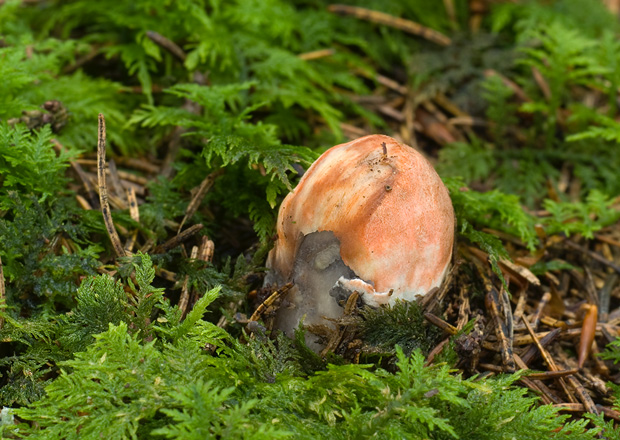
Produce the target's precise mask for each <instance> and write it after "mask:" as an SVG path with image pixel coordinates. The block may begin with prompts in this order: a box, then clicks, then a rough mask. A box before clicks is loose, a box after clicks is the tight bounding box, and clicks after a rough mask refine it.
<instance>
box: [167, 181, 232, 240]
mask: <svg viewBox="0 0 620 440" xmlns="http://www.w3.org/2000/svg"><path fill="white" fill-rule="evenodd" d="M223 173H224V170H218V171H215V172H213V173H211V174H209V175H208V176H207V177H205V178H204V180H203V181H202V182H201V183H200V186H199V187H198V190H197V191H196V194H194V197H192V200H191V201H190V202H189V205H187V209H186V210H185V217H183V220H182V221H181V224H180V225H179V229H178V231H177V233H178V232H181V229H183V225H184V224H185V222H186V221H187V220H188V219H190V218H191V217H192V215H194V214H195V213H196V211H197V210H198V207H199V206H200V203H202V199H203V198H204V196H205V194H206V193H207V191H209V189H210V188H211V187H212V186H213V182H214V181H215V178H216V177H218V176H220V175H222V174H223Z"/></svg>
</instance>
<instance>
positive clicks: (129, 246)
mask: <svg viewBox="0 0 620 440" xmlns="http://www.w3.org/2000/svg"><path fill="white" fill-rule="evenodd" d="M127 200H128V201H129V215H130V216H131V218H132V220H133V221H135V222H136V223H140V209H139V208H138V199H137V198H136V190H135V188H134V187H133V186H130V187H129V188H127ZM137 238H138V230H137V229H135V230H134V231H133V232H132V233H131V235H130V236H129V239H128V240H127V242H126V243H125V251H127V252H132V251H133V247H134V246H135V245H136V240H137Z"/></svg>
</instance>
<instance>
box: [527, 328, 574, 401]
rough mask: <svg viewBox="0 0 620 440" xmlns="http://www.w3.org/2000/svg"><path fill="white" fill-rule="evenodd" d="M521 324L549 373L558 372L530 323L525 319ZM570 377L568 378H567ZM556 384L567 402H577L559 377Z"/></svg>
mask: <svg viewBox="0 0 620 440" xmlns="http://www.w3.org/2000/svg"><path fill="white" fill-rule="evenodd" d="M523 323H524V324H525V328H526V329H527V332H528V333H529V334H530V336H531V337H532V339H533V340H534V344H536V346H537V347H538V351H540V355H541V356H542V358H543V360H544V361H545V363H546V364H547V366H548V367H549V369H550V370H551V371H559V368H558V366H557V365H556V364H555V361H554V360H553V358H552V357H551V356H550V355H549V353H548V352H547V350H545V347H543V346H542V344H541V343H540V340H539V339H538V338H537V337H536V333H534V329H532V326H531V325H530V323H529V322H528V321H527V319H524V320H523ZM569 377H570V376H569ZM557 380H558V382H559V383H560V386H561V387H562V389H563V390H564V393H565V394H566V396H567V397H568V400H570V401H571V402H573V403H577V401H576V400H575V397H574V396H573V394H572V393H571V392H570V391H569V389H568V386H567V384H566V382H565V381H564V379H563V378H561V377H559V378H558V379H557Z"/></svg>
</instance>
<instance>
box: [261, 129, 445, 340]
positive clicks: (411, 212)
mask: <svg viewBox="0 0 620 440" xmlns="http://www.w3.org/2000/svg"><path fill="white" fill-rule="evenodd" d="M453 241H454V210H453V208H452V202H451V200H450V196H449V194H448V190H447V189H446V187H445V186H444V185H443V183H442V181H441V179H440V178H439V176H438V175H437V173H436V172H435V170H434V169H433V167H432V165H431V164H430V163H429V162H428V161H427V160H426V159H425V158H424V157H423V156H422V155H421V154H419V153H418V152H417V151H415V150H414V149H413V148H411V147H409V146H407V145H403V144H401V143H399V142H397V141H396V140H395V139H393V138H391V137H389V136H383V135H371V136H365V137H362V138H360V139H356V140H354V141H351V142H348V143H345V144H341V145H337V146H335V147H332V148H330V149H329V150H327V151H326V152H325V153H324V154H323V155H322V156H321V157H319V159H318V160H317V161H316V162H315V163H314V164H312V166H311V167H310V168H309V169H308V171H307V172H306V173H305V175H304V176H303V177H302V179H301V180H300V182H299V184H298V186H297V187H296V188H295V190H294V191H293V192H292V193H290V194H289V195H288V196H287V197H286V198H285V199H284V201H283V202H282V206H281V207H280V211H279V214H278V224H277V240H276V243H275V246H274V248H273V249H272V250H271V252H270V254H269V256H268V259H267V267H268V268H270V271H269V273H268V274H267V277H266V279H265V284H272V285H273V284H277V285H283V284H284V283H287V282H293V283H294V287H293V288H292V289H291V290H290V291H289V293H288V295H287V296H286V300H285V303H284V304H282V306H281V307H280V309H279V310H278V312H277V316H276V327H277V328H279V329H281V330H283V331H284V332H285V333H286V334H287V335H289V336H293V332H294V329H295V328H296V327H297V326H298V325H299V322H300V320H302V319H303V322H304V324H311V325H312V324H323V325H328V326H333V324H331V321H330V320H332V321H333V319H337V318H339V317H340V316H341V315H342V312H343V309H342V306H341V304H342V300H344V299H346V298H347V297H348V296H349V295H350V294H351V293H353V292H354V291H357V292H358V293H359V294H360V297H361V299H362V300H363V302H364V303H365V304H368V305H370V306H379V305H382V304H393V303H394V302H395V301H396V300H398V299H401V300H406V301H410V300H413V299H415V298H416V296H418V295H424V294H426V293H427V292H428V291H430V290H431V289H433V288H434V287H438V286H439V285H440V284H441V282H442V280H443V279H444V276H445V274H446V272H447V270H448V267H449V265H450V260H451V256H452V246H453ZM325 318H327V319H325ZM311 346H312V344H311ZM314 348H315V349H316V346H314Z"/></svg>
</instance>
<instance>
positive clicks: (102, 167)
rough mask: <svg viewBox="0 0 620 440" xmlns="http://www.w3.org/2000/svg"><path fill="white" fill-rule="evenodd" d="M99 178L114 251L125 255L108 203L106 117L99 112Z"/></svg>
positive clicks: (105, 217)
mask: <svg viewBox="0 0 620 440" xmlns="http://www.w3.org/2000/svg"><path fill="white" fill-rule="evenodd" d="M97 180H98V183H99V202H100V203H101V213H102V214H103V221H104V222H105V227H106V230H107V231H108V235H109V236H110V241H111V242H112V246H113V247H114V252H116V255H117V256H118V257H124V256H125V255H126V254H125V249H124V248H123V245H122V244H121V239H120V238H119V236H118V232H116V229H114V222H113V221H112V214H110V205H109V203H108V188H107V186H106V181H105V118H104V117H103V114H101V113H99V131H98V135H97Z"/></svg>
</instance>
